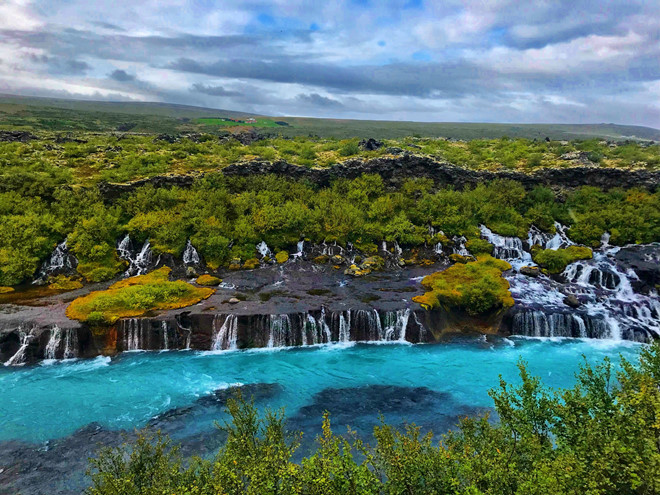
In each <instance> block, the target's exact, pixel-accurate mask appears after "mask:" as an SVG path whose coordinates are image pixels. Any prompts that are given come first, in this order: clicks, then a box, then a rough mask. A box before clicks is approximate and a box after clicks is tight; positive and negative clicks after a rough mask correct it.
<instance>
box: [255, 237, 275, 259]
mask: <svg viewBox="0 0 660 495" xmlns="http://www.w3.org/2000/svg"><path fill="white" fill-rule="evenodd" d="M257 251H258V252H259V254H260V255H261V257H262V258H265V257H266V256H268V257H269V258H272V257H273V252H272V251H271V250H270V248H269V247H268V244H266V241H261V242H260V243H259V244H257Z"/></svg>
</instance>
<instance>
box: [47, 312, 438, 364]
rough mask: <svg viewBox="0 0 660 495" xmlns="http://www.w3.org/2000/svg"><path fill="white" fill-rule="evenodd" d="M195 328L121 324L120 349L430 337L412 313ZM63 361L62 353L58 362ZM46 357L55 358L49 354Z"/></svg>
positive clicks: (226, 322)
mask: <svg viewBox="0 0 660 495" xmlns="http://www.w3.org/2000/svg"><path fill="white" fill-rule="evenodd" d="M206 321H208V320H206ZM193 328H194V329H195V330H194V331H193ZM193 328H191V327H188V326H186V325H184V324H183V323H182V322H181V321H179V320H178V319H176V320H174V321H166V320H155V319H148V318H146V319H145V318H129V319H125V320H120V321H119V323H118V326H117V344H116V345H117V350H118V351H123V352H126V351H147V350H168V349H191V348H192V349H195V350H212V351H227V350H236V349H239V348H245V347H257V348H284V347H295V346H312V345H320V344H340V343H348V342H383V343H387V342H390V343H394V342H401V343H404V342H410V343H419V342H426V341H427V338H428V337H429V334H428V333H427V330H426V329H425V328H424V326H423V325H422V323H421V322H420V321H419V319H418V317H417V316H416V315H415V313H414V312H412V311H411V310H410V309H400V310H397V311H379V310H376V309H364V310H345V311H327V310H326V309H325V308H321V309H320V310H318V311H309V312H300V313H288V314H272V315H268V314H267V315H236V314H216V315H214V316H213V319H212V321H211V322H210V329H208V328H209V327H208V324H207V323H204V320H199V321H197V322H196V323H195V324H194V327H193ZM209 330H210V331H209ZM61 338H62V337H60V336H57V335H56V334H55V333H53V336H52V337H51V341H52V342H53V345H54V346H60V344H59V341H57V339H61ZM56 341H57V342H56ZM49 345H50V344H49ZM60 347H61V346H60ZM58 348H59V347H58ZM52 355H54V354H52ZM61 356H62V354H61V351H60V354H58V355H57V357H58V358H60V357H61ZM47 357H49V358H50V357H51V354H50V351H48V350H47Z"/></svg>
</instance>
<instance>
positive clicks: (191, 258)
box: [183, 239, 200, 265]
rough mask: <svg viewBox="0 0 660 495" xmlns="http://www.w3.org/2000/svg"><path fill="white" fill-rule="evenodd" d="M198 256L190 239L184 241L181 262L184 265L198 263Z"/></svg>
mask: <svg viewBox="0 0 660 495" xmlns="http://www.w3.org/2000/svg"><path fill="white" fill-rule="evenodd" d="M199 262H200V258H199V253H198V252H197V249H195V247H194V246H193V245H192V242H190V239H188V242H187V243H186V249H185V250H184V251H183V263H184V264H185V265H199Z"/></svg>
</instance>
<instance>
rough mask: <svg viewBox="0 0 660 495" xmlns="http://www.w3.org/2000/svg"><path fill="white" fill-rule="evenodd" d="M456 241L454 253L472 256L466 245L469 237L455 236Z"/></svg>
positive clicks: (453, 239)
mask: <svg viewBox="0 0 660 495" xmlns="http://www.w3.org/2000/svg"><path fill="white" fill-rule="evenodd" d="M452 241H453V242H454V254H460V255H461V256H470V252H469V251H468V250H467V248H466V247H465V243H466V242H467V239H466V238H465V237H464V236H460V237H459V236H454V237H453V238H452Z"/></svg>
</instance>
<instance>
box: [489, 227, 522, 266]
mask: <svg viewBox="0 0 660 495" xmlns="http://www.w3.org/2000/svg"><path fill="white" fill-rule="evenodd" d="M480 229H481V236H482V237H483V238H485V239H486V240H487V241H488V242H490V243H491V244H492V245H493V246H494V249H493V256H494V257H495V258H499V259H502V260H507V261H513V260H516V261H519V262H521V263H527V264H529V263H531V261H532V255H531V254H529V253H528V252H527V251H525V248H524V246H523V243H522V240H520V239H519V238H518V237H504V236H501V235H497V234H495V233H493V232H492V231H491V230H490V229H489V228H488V227H486V226H485V225H481V226H480Z"/></svg>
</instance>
